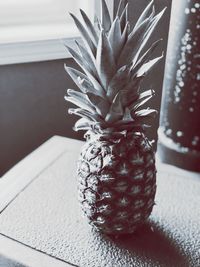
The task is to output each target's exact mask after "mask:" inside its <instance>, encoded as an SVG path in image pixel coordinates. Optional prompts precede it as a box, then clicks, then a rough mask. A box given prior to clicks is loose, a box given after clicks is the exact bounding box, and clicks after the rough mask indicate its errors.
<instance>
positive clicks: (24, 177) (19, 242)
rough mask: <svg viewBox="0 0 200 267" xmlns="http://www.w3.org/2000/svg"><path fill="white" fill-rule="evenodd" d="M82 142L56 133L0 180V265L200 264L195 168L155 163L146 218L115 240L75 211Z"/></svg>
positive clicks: (199, 177)
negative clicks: (151, 205) (153, 202)
mask: <svg viewBox="0 0 200 267" xmlns="http://www.w3.org/2000/svg"><path fill="white" fill-rule="evenodd" d="M81 145H82V142H81V141H75V140H72V139H67V138H63V137H58V136H55V137H53V138H51V139H50V140H49V141H47V142H46V143H44V144H43V145H42V146H41V147H39V148H38V149H37V150H35V151H34V152H33V153H31V154H30V155H29V156H27V157H26V158H25V159H24V160H22V161H21V162H20V163H18V164H17V165H16V166H15V167H14V168H13V169H11V170H10V171H9V172H8V173H7V174H6V175H5V176H4V177H3V178H2V179H0V267H12V266H30V267H51V266H52V267H57V266H58V267H62V266H80V267H134V266H136V267H137V266H138V267H179V266H180V267H198V266H200V209H199V203H200V174H197V173H192V172H186V171H183V170H180V169H178V168H175V167H172V166H169V165H164V164H157V168H158V176H157V181H158V188H157V194H156V206H155V207H154V209H153V212H152V215H151V216H150V219H149V221H148V222H147V223H146V224H145V225H144V226H143V227H142V228H141V229H139V230H138V231H137V232H136V233H135V234H134V235H131V236H126V237H122V238H119V239H114V238H111V237H106V236H103V235H101V234H99V233H98V232H96V231H94V230H93V229H92V228H91V227H90V226H89V225H88V224H87V223H86V220H85V219H83V218H82V217H81V215H80V210H79V205H78V201H77V198H76V195H77V193H76V174H75V169H76V160H77V157H78V154H79V150H80V147H81Z"/></svg>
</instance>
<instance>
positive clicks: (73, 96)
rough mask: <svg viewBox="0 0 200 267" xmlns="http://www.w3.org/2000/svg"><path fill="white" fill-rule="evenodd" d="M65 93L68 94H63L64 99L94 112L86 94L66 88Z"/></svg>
mask: <svg viewBox="0 0 200 267" xmlns="http://www.w3.org/2000/svg"><path fill="white" fill-rule="evenodd" d="M67 94H68V96H65V100H67V101H69V102H71V103H72V104H74V105H76V106H78V107H80V108H82V109H85V110H87V111H89V112H91V113H95V108H94V107H93V105H92V104H91V103H90V101H89V100H88V99H87V96H86V95H85V94H83V93H81V92H77V91H75V90H72V89H68V90H67Z"/></svg>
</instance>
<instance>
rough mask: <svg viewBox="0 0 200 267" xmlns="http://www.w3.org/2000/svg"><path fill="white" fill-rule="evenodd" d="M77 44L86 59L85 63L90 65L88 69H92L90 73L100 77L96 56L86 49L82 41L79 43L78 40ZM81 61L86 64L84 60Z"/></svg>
mask: <svg viewBox="0 0 200 267" xmlns="http://www.w3.org/2000/svg"><path fill="white" fill-rule="evenodd" d="M76 44H77V46H78V49H79V51H80V54H81V56H82V58H83V59H84V62H85V65H86V66H89V67H87V69H88V70H89V71H90V73H91V74H92V75H93V76H94V77H97V78H98V73H97V70H96V66H95V58H94V57H93V56H91V55H90V54H89V53H88V51H87V49H85V47H84V46H82V45H81V44H80V43H78V42H77V41H76ZM81 63H82V64H84V63H83V61H82V62H81Z"/></svg>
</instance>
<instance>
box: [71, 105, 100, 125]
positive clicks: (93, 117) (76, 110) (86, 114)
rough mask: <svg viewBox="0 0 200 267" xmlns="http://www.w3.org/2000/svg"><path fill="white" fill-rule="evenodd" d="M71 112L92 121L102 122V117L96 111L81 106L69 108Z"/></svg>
mask: <svg viewBox="0 0 200 267" xmlns="http://www.w3.org/2000/svg"><path fill="white" fill-rule="evenodd" d="M68 113H69V114H74V115H77V116H80V117H83V118H86V119H88V120H91V121H97V122H102V120H101V118H100V117H99V116H98V115H97V114H94V113H91V112H89V111H87V110H83V109H81V108H70V109H68Z"/></svg>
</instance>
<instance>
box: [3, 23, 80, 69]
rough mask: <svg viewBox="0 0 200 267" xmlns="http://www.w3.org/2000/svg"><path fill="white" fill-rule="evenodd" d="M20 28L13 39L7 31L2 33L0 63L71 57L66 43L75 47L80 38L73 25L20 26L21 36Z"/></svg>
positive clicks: (7, 63)
mask: <svg viewBox="0 0 200 267" xmlns="http://www.w3.org/2000/svg"><path fill="white" fill-rule="evenodd" d="M38 29H39V31H38ZM18 30H19V29H16V36H18V38H15V36H12V39H11V38H10V36H6V31H5V33H2V34H1V40H2V41H1V43H0V65H9V64H19V63H28V62H40V61H47V60H56V59H64V58H70V57H71V55H70V54H69V53H68V51H67V49H66V48H65V45H64V44H67V45H69V46H70V47H72V48H73V47H74V46H75V42H74V39H76V40H77V39H80V36H79V34H78V32H77V31H76V30H75V28H74V27H72V26H71V25H67V27H66V25H46V26H43V27H42V28H41V27H38V28H37V29H36V28H30V26H29V27H27V28H23V29H22V27H20V35H21V36H20V35H19V34H18V33H19V32H18ZM14 32H15V31H14ZM2 36H3V39H2Z"/></svg>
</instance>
